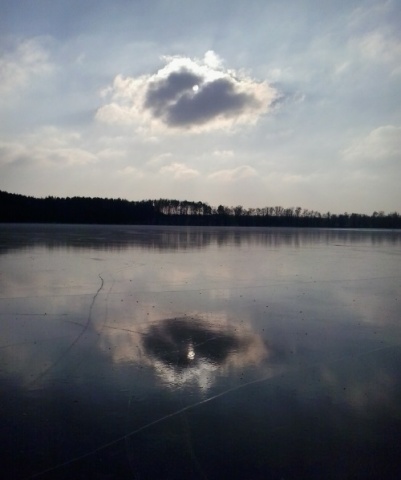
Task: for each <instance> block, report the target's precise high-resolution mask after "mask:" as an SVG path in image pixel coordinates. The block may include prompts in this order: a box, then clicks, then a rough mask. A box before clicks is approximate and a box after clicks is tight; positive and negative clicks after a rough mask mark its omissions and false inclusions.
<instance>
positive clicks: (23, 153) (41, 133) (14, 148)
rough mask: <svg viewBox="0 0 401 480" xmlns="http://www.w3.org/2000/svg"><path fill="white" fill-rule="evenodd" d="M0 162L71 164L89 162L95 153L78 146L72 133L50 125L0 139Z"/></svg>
mask: <svg viewBox="0 0 401 480" xmlns="http://www.w3.org/2000/svg"><path fill="white" fill-rule="evenodd" d="M0 159H1V163H2V164H3V165H8V166H14V167H21V166H23V167H35V166H37V167H41V168H42V167H49V166H53V167H61V168H63V167H71V166H82V165H88V164H93V163H96V162H97V161H98V158H97V156H96V155H95V154H94V153H92V152H90V151H89V150H87V149H85V148H82V146H81V145H80V135H79V134H78V133H76V132H70V133H66V132H61V131H60V130H58V129H56V128H52V127H47V128H43V129H39V130H38V131H37V132H35V133H32V134H30V135H25V136H21V137H20V138H19V139H17V141H14V142H0Z"/></svg>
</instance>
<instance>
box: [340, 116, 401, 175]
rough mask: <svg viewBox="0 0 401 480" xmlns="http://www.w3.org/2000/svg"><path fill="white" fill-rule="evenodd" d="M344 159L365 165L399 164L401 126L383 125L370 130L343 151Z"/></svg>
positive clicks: (400, 160)
mask: <svg viewBox="0 0 401 480" xmlns="http://www.w3.org/2000/svg"><path fill="white" fill-rule="evenodd" d="M343 155H344V158H345V160H347V161H348V162H354V163H357V164H361V163H362V164H365V165H366V166H369V165H370V166H374V165H376V166H384V165H391V164H394V165H396V164H397V165H401V127H397V126H394V125H385V126H382V127H379V128H376V129H374V130H372V131H371V132H370V133H369V134H368V135H366V136H365V137H362V138H359V139H356V140H354V142H353V143H352V144H351V145H350V146H349V147H348V148H347V149H346V150H344V152H343Z"/></svg>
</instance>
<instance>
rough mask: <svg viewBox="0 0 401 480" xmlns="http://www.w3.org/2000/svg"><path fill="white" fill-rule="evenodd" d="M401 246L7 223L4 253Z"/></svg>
mask: <svg viewBox="0 0 401 480" xmlns="http://www.w3.org/2000/svg"><path fill="white" fill-rule="evenodd" d="M353 243H359V244H367V245H372V244H373V245H388V244H390V245H399V244H401V236H400V235H399V232H398V231H393V232H390V231H378V230H371V231H369V230H341V229H338V230H333V229H317V228H315V229H313V228H305V229H297V228H249V229H242V228H240V227H224V228H220V227H207V228H206V227H205V228H202V227H186V228H183V227H180V226H160V225H145V226H124V225H120V226H118V225H110V226H102V225H47V224H36V225H29V224H27V225H25V224H19V225H3V226H2V227H1V228H0V244H1V245H0V254H1V253H6V252H7V250H10V249H13V250H15V249H21V248H32V247H45V248H48V249H57V248H74V249H77V250H79V249H88V248H91V249H94V250H102V251H103V252H107V251H118V250H125V249H127V248H141V249H144V250H147V251H152V250H155V251H161V250H196V249H203V248H207V247H209V246H212V245H217V247H224V246H226V245H232V246H241V245H242V246H246V245H249V246H261V247H268V248H278V247H282V246H287V247H295V248H297V247H302V246H308V245H309V246H310V245H318V244H325V245H333V244H339V245H340V246H341V245H350V244H353Z"/></svg>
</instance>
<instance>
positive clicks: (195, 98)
mask: <svg viewBox="0 0 401 480" xmlns="http://www.w3.org/2000/svg"><path fill="white" fill-rule="evenodd" d="M164 60H165V62H166V65H165V66H164V67H163V68H162V69H160V70H159V71H157V72H156V73H155V74H153V75H143V76H140V77H137V78H130V77H125V78H124V77H123V76H122V75H117V76H116V77H115V79H114V82H113V85H112V86H111V87H109V88H107V89H105V90H104V91H103V92H102V96H103V97H111V98H110V99H111V101H110V102H109V103H107V104H105V105H104V106H103V107H101V108H100V109H99V110H98V111H97V114H96V118H97V119H98V120H100V121H102V122H106V123H111V124H113V123H120V124H133V125H135V124H137V125H140V124H143V123H148V124H150V125H152V126H158V127H162V128H163V129H164V130H172V131H174V130H179V131H183V130H184V131H185V130H188V131H195V132H197V131H204V130H213V129H222V128H230V127H232V126H234V125H237V124H253V123H255V122H256V121H257V120H258V118H259V117H260V116H261V115H263V114H264V113H266V112H268V110H269V108H270V107H271V106H272V104H273V102H274V100H275V99H276V98H277V96H278V94H277V91H276V90H275V89H274V88H273V87H272V86H270V85H269V84H268V83H267V82H258V81H255V80H253V79H251V78H250V77H248V76H246V75H245V74H243V73H241V72H236V71H234V70H229V69H226V68H224V67H223V64H222V61H221V60H220V59H219V57H218V56H217V55H216V54H215V53H214V52H212V51H209V52H207V53H206V55H205V57H204V58H203V60H199V59H190V58H188V57H180V56H174V57H164Z"/></svg>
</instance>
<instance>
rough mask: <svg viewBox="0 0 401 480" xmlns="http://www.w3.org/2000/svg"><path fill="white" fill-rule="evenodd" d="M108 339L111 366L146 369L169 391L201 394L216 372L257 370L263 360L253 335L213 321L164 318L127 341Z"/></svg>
mask: <svg viewBox="0 0 401 480" xmlns="http://www.w3.org/2000/svg"><path fill="white" fill-rule="evenodd" d="M112 332H113V331H112ZM111 335H112V338H113V340H112V342H113V344H114V345H115V348H114V349H113V360H114V361H115V362H118V363H127V362H137V363H144V364H146V365H149V366H151V367H152V368H153V369H154V370H155V372H156V374H157V375H158V376H159V377H160V379H161V381H162V382H163V384H164V385H165V386H168V387H173V388H177V387H179V386H183V385H188V384H191V385H196V386H198V387H199V388H201V389H202V390H207V389H208V388H209V387H210V386H211V385H212V384H213V383H214V381H215V378H216V376H217V375H218V374H219V372H220V373H221V372H226V371H227V370H229V369H239V368H245V367H247V366H250V365H257V364H259V363H260V362H261V361H262V360H263V359H264V358H266V357H267V356H268V354H269V352H268V350H267V349H266V346H265V344H264V343H263V340H262V338H261V337H260V336H259V335H257V334H255V333H253V332H252V331H251V330H250V329H249V328H248V327H245V326H242V325H236V324H231V325H230V324H229V322H228V321H227V319H226V318H225V317H224V316H219V315H213V316H212V318H210V317H208V319H207V320H205V319H201V318H200V317H199V316H195V317H181V318H168V319H165V320H160V321H158V322H153V323H151V324H150V325H149V324H148V325H146V326H145V327H142V328H141V331H139V330H137V331H135V332H134V331H132V332H131V334H130V335H126V334H125V335H124V333H123V332H120V331H117V330H116V331H114V332H113V333H111ZM116 339H118V340H117V342H116ZM104 347H105V345H104Z"/></svg>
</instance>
